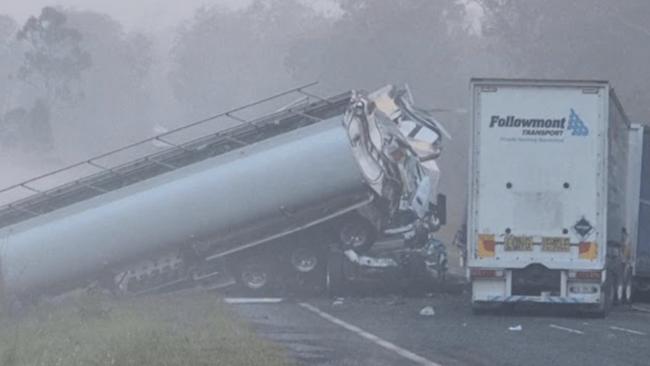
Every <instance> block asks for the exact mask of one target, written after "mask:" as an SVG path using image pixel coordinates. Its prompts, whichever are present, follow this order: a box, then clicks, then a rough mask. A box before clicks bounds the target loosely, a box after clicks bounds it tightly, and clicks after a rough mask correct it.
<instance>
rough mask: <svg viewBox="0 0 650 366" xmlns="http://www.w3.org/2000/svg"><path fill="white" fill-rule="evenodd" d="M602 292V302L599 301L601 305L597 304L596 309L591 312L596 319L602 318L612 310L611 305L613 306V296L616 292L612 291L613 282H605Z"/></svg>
mask: <svg viewBox="0 0 650 366" xmlns="http://www.w3.org/2000/svg"><path fill="white" fill-rule="evenodd" d="M602 291H603V296H602V299H603V301H601V303H600V304H598V306H597V307H596V309H595V310H594V311H592V312H591V313H592V314H593V315H595V316H596V317H598V318H604V317H606V316H607V315H608V314H609V312H610V310H611V309H612V305H613V304H614V297H615V296H616V295H615V292H616V290H615V289H614V284H613V282H609V281H608V282H606V283H605V284H604V285H603V287H602Z"/></svg>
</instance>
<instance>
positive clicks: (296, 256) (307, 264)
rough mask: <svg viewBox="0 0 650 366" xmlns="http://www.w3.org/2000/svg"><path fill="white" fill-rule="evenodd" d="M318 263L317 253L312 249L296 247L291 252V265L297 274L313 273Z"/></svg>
mask: <svg viewBox="0 0 650 366" xmlns="http://www.w3.org/2000/svg"><path fill="white" fill-rule="evenodd" d="M320 262H321V261H320V259H319V253H318V252H317V250H316V249H315V248H313V247H297V248H294V249H293V250H292V251H291V265H292V266H293V269H295V270H296V271H298V272H301V273H309V272H313V271H314V270H315V269H316V268H317V267H318V266H319V264H320Z"/></svg>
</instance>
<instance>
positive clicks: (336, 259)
mask: <svg viewBox="0 0 650 366" xmlns="http://www.w3.org/2000/svg"><path fill="white" fill-rule="evenodd" d="M345 260H346V259H345V258H344V256H343V253H340V252H335V251H330V253H329V255H328V257H327V269H326V271H325V288H326V289H327V293H328V295H329V296H330V297H336V296H343V295H345V294H346V291H347V288H348V279H347V277H346V276H345V269H344V265H345Z"/></svg>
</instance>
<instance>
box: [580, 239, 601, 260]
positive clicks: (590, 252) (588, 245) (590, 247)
mask: <svg viewBox="0 0 650 366" xmlns="http://www.w3.org/2000/svg"><path fill="white" fill-rule="evenodd" d="M578 257H579V258H580V259H589V260H594V259H596V258H598V245H597V244H596V243H594V242H592V241H583V242H582V243H580V245H578Z"/></svg>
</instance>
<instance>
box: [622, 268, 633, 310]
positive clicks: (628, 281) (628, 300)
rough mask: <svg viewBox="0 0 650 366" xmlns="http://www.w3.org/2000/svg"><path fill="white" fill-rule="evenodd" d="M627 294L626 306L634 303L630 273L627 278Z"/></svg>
mask: <svg viewBox="0 0 650 366" xmlns="http://www.w3.org/2000/svg"><path fill="white" fill-rule="evenodd" d="M624 286H625V294H624V295H623V302H624V303H625V304H631V303H632V296H633V295H632V276H631V275H630V274H629V273H628V274H627V275H626V276H625V282H624Z"/></svg>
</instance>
